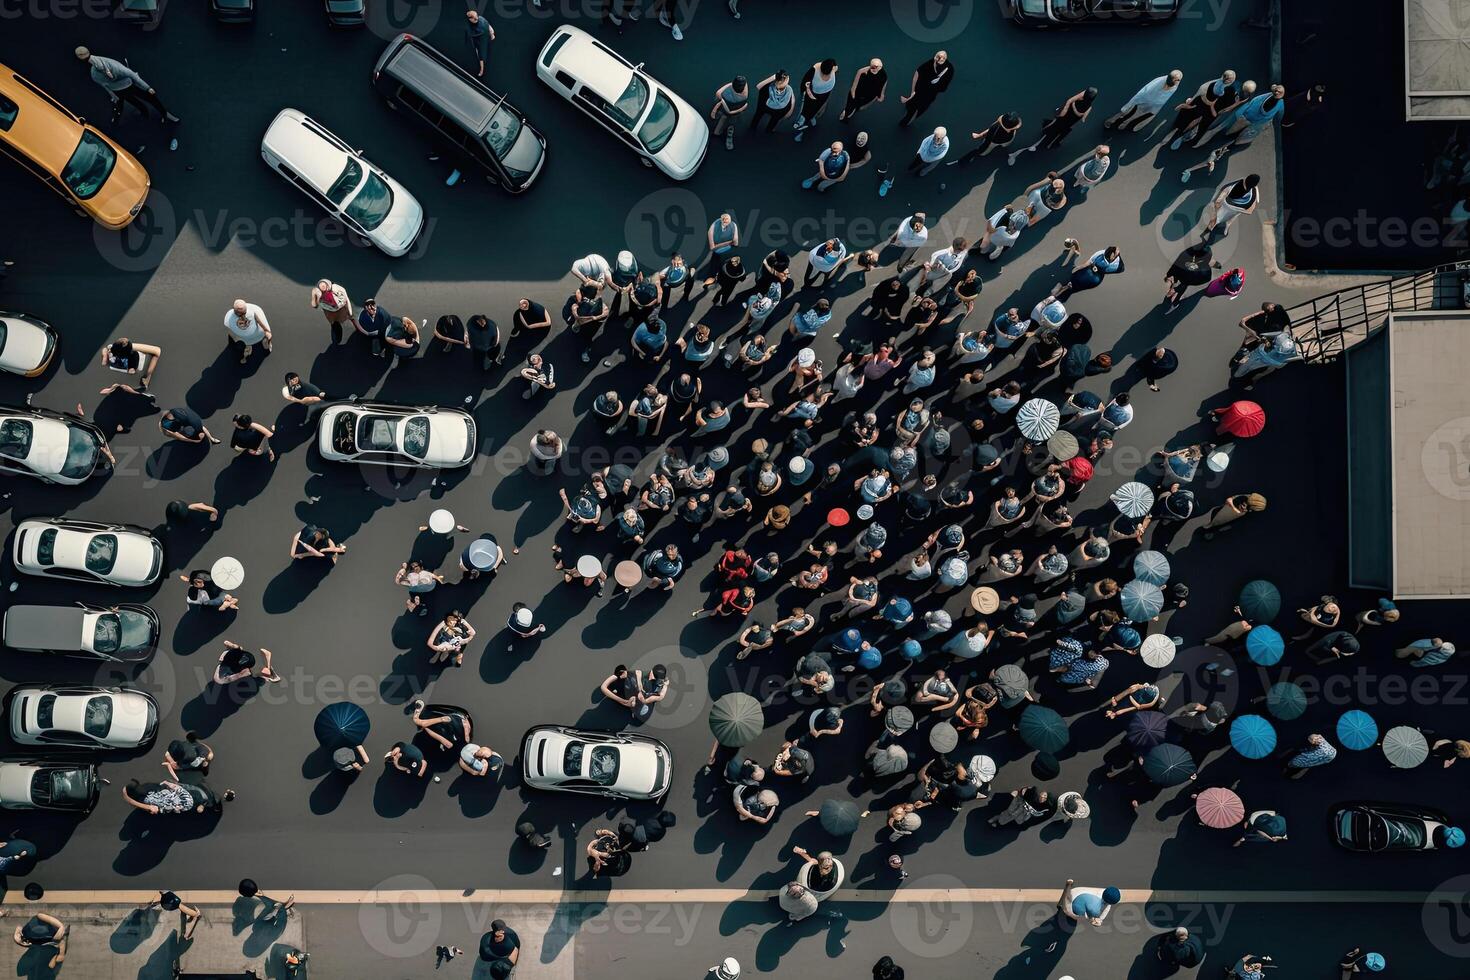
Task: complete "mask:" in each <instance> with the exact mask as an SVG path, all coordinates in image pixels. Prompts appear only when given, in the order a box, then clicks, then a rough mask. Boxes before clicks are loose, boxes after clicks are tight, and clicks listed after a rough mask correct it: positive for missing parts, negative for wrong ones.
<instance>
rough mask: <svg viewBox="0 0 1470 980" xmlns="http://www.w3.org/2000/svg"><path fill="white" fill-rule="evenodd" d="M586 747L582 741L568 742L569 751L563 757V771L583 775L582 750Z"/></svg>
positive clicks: (568, 773)
mask: <svg viewBox="0 0 1470 980" xmlns="http://www.w3.org/2000/svg"><path fill="white" fill-rule="evenodd" d="M586 747H587V746H586V745H585V744H583V743H582V742H568V743H567V751H566V753H565V754H564V755H563V756H562V759H561V771H562V772H564V773H566V774H567V775H568V776H580V775H582V750H583V749H585V748H586Z"/></svg>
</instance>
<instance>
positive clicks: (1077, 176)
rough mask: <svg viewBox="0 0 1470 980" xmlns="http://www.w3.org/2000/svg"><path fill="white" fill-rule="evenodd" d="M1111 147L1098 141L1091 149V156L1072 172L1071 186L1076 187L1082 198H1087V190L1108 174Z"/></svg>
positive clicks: (1110, 161)
mask: <svg viewBox="0 0 1470 980" xmlns="http://www.w3.org/2000/svg"><path fill="white" fill-rule="evenodd" d="M1112 152H1113V150H1112V148H1111V147H1110V146H1108V145H1107V144H1106V143H1099V144H1098V145H1097V147H1096V148H1095V149H1093V151H1092V156H1090V157H1088V158H1087V159H1086V160H1083V161H1082V162H1081V163H1080V164H1078V165H1077V169H1076V170H1075V171H1073V173H1072V186H1073V187H1075V188H1077V194H1078V196H1080V197H1081V198H1082V199H1083V200H1086V198H1087V192H1088V191H1090V190H1092V189H1093V188H1094V187H1096V186H1097V185H1098V184H1100V183H1102V179H1103V178H1104V177H1106V176H1107V175H1108V168H1109V167H1111V166H1112V165H1113V158H1112V156H1111V155H1110V154H1111V153H1112Z"/></svg>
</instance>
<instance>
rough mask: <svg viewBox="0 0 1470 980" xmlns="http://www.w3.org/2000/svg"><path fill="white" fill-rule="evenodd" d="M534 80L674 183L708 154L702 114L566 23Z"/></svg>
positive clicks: (539, 64) (639, 68) (539, 63)
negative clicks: (581, 112)
mask: <svg viewBox="0 0 1470 980" xmlns="http://www.w3.org/2000/svg"><path fill="white" fill-rule="evenodd" d="M536 77H537V78H539V79H541V81H543V82H545V83H546V84H547V86H548V87H549V88H550V89H551V90H552V91H553V92H555V93H556V94H557V95H560V96H561V97H562V98H564V99H566V100H567V101H568V102H570V103H572V105H574V106H576V107H577V108H579V109H581V110H582V111H583V112H585V113H586V114H587V115H589V116H591V117H592V118H593V119H595V120H596V121H597V122H598V124H599V125H601V126H602V127H603V128H604V129H606V130H607V131H608V132H610V133H612V134H613V135H614V136H615V137H617V138H618V140H620V141H621V142H622V143H624V144H626V145H627V147H628V148H629V149H631V150H632V151H633V152H634V153H637V154H638V155H639V156H640V157H642V158H643V162H644V164H646V165H647V166H650V167H657V168H658V169H660V170H662V171H663V172H664V173H666V174H668V175H669V176H670V177H672V178H674V179H675V180H687V179H689V178H690V177H692V176H694V172H695V171H696V170H698V169H699V165H700V164H701V163H703V162H704V155H705V153H706V152H707V151H708V150H709V125H708V124H707V123H706V122H705V120H704V114H703V113H701V112H698V111H696V110H695V109H694V107H693V106H691V105H690V104H689V103H687V102H685V101H684V100H683V99H681V98H679V97H678V96H677V95H675V94H674V93H673V92H671V91H669V90H668V89H667V88H665V87H664V86H663V85H660V84H659V83H658V82H657V81H655V80H654V79H653V78H652V77H651V76H649V75H648V74H646V73H645V72H644V71H643V65H642V63H641V62H640V63H639V64H636V65H634V64H631V63H630V62H629V61H628V60H627V59H625V58H624V57H623V56H622V55H620V54H618V53H617V52H615V51H613V49H612V48H609V47H608V46H607V45H605V44H603V43H602V42H601V41H599V40H597V39H596V38H594V37H593V36H592V35H590V34H588V33H587V32H586V31H584V30H581V29H580V28H577V27H572V26H571V25H569V24H563V25H562V26H561V27H558V28H557V29H556V30H555V31H553V32H552V34H551V38H550V40H548V41H547V42H546V46H545V47H543V48H542V49H541V54H540V55H539V56H538V57H537V58H536Z"/></svg>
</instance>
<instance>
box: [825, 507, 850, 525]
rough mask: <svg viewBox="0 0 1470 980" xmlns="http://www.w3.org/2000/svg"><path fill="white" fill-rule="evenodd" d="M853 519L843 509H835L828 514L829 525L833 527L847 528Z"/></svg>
mask: <svg viewBox="0 0 1470 980" xmlns="http://www.w3.org/2000/svg"><path fill="white" fill-rule="evenodd" d="M850 520H852V517H851V516H850V515H849V514H848V513H847V511H845V510H843V509H842V508H841V507H833V508H832V509H831V510H829V511H828V512H827V523H828V524H830V525H832V526H833V527H846V526H847V522H848V521H850Z"/></svg>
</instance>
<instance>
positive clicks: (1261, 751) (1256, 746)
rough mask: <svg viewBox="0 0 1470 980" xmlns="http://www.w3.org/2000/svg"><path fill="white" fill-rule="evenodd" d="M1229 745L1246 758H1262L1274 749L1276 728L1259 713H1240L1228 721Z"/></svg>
mask: <svg viewBox="0 0 1470 980" xmlns="http://www.w3.org/2000/svg"><path fill="white" fill-rule="evenodd" d="M1230 745H1231V747H1232V748H1234V749H1235V751H1237V752H1239V753H1240V754H1241V755H1243V756H1245V757H1246V758H1247V759H1264V758H1266V756H1268V755H1270V754H1271V753H1272V752H1273V751H1274V750H1275V749H1276V729H1275V728H1273V727H1271V723H1270V722H1269V721H1267V720H1266V719H1264V718H1262V717H1261V716H1260V715H1241V716H1240V717H1239V718H1237V719H1235V720H1234V721H1232V722H1231V723H1230Z"/></svg>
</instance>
